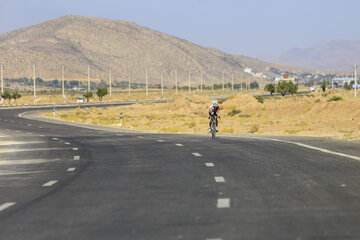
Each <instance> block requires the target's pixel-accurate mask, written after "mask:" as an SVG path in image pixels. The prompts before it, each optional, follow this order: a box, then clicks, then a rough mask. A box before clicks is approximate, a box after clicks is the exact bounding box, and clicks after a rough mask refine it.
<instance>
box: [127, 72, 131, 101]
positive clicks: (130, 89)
mask: <svg viewBox="0 0 360 240" xmlns="http://www.w3.org/2000/svg"><path fill="white" fill-rule="evenodd" d="M128 76H129V97H130V96H131V76H130V73H129V74H128Z"/></svg>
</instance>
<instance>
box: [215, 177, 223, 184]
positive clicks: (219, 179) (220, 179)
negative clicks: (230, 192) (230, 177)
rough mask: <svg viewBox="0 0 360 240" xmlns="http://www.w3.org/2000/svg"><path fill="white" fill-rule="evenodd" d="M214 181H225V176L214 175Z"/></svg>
mask: <svg viewBox="0 0 360 240" xmlns="http://www.w3.org/2000/svg"><path fill="white" fill-rule="evenodd" d="M215 182H219V183H222V182H225V178H224V177H222V176H216V177H215Z"/></svg>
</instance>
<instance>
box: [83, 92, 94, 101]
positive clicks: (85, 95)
mask: <svg viewBox="0 0 360 240" xmlns="http://www.w3.org/2000/svg"><path fill="white" fill-rule="evenodd" d="M83 96H84V98H86V102H89V100H90V98H92V97H93V93H92V92H86V93H84V95H83Z"/></svg>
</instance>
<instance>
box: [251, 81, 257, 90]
mask: <svg viewBox="0 0 360 240" xmlns="http://www.w3.org/2000/svg"><path fill="white" fill-rule="evenodd" d="M258 88H259V84H258V83H257V82H256V81H253V82H252V83H250V89H258Z"/></svg>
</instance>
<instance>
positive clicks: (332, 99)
mask: <svg viewBox="0 0 360 240" xmlns="http://www.w3.org/2000/svg"><path fill="white" fill-rule="evenodd" d="M341 100H343V98H342V97H340V96H333V97H332V98H329V99H328V100H327V101H328V102H333V101H341Z"/></svg>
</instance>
